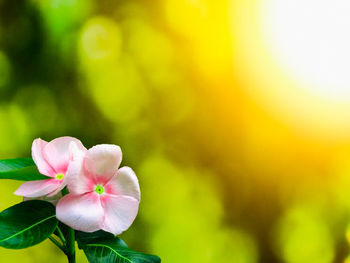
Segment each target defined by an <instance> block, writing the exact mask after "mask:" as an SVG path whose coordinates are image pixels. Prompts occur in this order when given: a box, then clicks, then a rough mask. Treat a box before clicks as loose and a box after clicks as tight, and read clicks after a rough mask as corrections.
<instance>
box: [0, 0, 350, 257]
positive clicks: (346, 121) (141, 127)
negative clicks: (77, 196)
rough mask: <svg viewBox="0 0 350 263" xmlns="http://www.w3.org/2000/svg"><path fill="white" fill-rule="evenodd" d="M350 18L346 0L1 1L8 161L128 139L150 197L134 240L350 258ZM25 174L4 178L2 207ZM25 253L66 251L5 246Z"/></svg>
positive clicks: (168, 246)
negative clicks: (44, 150)
mask: <svg viewBox="0 0 350 263" xmlns="http://www.w3.org/2000/svg"><path fill="white" fill-rule="evenodd" d="M349 13H350V3H349V1H347V0H221V1H214V0H119V1H112V0H99V1H97V0H96V1H93V0H27V1H23V0H12V1H7V0H0V158H2V159H5V158H15V157H29V156H30V148H31V143H32V141H33V140H34V139H35V138H37V137H40V138H42V139H45V140H52V139H53V138H55V137H59V136H64V135H70V136H74V137H77V138H79V139H80V140H81V141H82V142H83V143H84V144H85V146H86V147H91V146H92V145H95V144H100V143H112V144H117V145H120V146H121V147H122V150H123V160H124V161H123V163H122V164H123V165H128V166H131V167H132V168H133V169H134V170H135V171H136V173H137V175H138V178H139V181H140V185H141V192H142V201H141V205H140V213H139V215H138V217H137V219H136V221H135V223H134V225H133V226H132V227H131V228H130V229H129V230H128V231H127V232H125V233H123V234H122V238H123V239H124V240H125V241H126V242H127V243H128V244H129V246H130V247H131V248H133V249H135V250H140V251H144V252H148V253H154V254H157V255H159V256H160V257H161V258H162V262H164V263H180V262H188V263H214V262H228V263H229V262H230V263H231V262H232V263H257V262H263V263H273V262H287V263H331V262H336V263H338V262H346V257H347V254H348V252H349V246H348V242H347V236H348V239H349V240H350V231H347V229H348V223H349V222H350V220H349V213H350V191H349V189H350V74H349V73H350V50H349V47H350V37H349V33H348V31H349V27H350V16H349ZM19 185H20V182H12V181H1V182H0V210H3V209H5V208H7V207H8V206H10V205H13V204H15V203H18V202H20V201H21V199H20V198H19V197H16V196H14V195H13V192H14V191H15V189H16V188H17V187H18V186H19ZM349 229H350V228H349ZM347 233H348V234H347ZM19 261H20V262H21V263H31V262H52V263H56V262H57V263H61V262H65V261H66V259H65V257H64V255H63V254H61V253H60V251H59V250H58V249H56V247H54V246H53V245H52V244H50V242H49V241H46V242H44V243H42V244H40V245H39V246H36V247H33V248H30V249H26V250H19V251H16V250H6V249H3V248H0V262H19ZM78 262H87V261H86V259H85V258H84V255H83V254H82V253H81V252H79V255H78Z"/></svg>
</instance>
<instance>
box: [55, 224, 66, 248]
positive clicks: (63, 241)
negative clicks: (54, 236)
mask: <svg viewBox="0 0 350 263" xmlns="http://www.w3.org/2000/svg"><path fill="white" fill-rule="evenodd" d="M56 230H57V232H58V235H59V237H60V239H61V240H62V243H63V245H66V244H67V241H66V238H65V237H64V235H63V233H62V231H61V229H60V228H59V226H57V228H56Z"/></svg>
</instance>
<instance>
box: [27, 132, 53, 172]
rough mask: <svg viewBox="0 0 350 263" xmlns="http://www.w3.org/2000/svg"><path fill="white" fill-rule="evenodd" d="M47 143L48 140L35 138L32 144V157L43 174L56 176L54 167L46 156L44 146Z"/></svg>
mask: <svg viewBox="0 0 350 263" xmlns="http://www.w3.org/2000/svg"><path fill="white" fill-rule="evenodd" d="M46 145H47V142H46V141H44V140H42V139H40V138H38V139H35V140H34V141H33V144H32V157H33V160H34V162H35V164H36V166H37V167H38V170H39V172H40V173H41V174H44V175H47V176H50V177H54V176H55V171H54V169H53V168H52V167H51V166H50V164H48V163H47V161H46V159H45V158H44V147H45V146H46Z"/></svg>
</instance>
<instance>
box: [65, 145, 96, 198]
mask: <svg viewBox="0 0 350 263" xmlns="http://www.w3.org/2000/svg"><path fill="white" fill-rule="evenodd" d="M71 148H72V156H73V159H72V161H70V163H69V166H68V170H67V173H66V176H65V179H66V180H67V187H68V190H69V192H70V193H72V194H75V195H80V194H84V193H87V192H92V191H93V190H94V186H95V183H94V179H93V177H90V176H89V174H88V173H84V170H83V162H84V157H85V154H86V153H87V150H86V149H85V150H80V149H78V148H77V147H76V146H75V144H72V147H71Z"/></svg>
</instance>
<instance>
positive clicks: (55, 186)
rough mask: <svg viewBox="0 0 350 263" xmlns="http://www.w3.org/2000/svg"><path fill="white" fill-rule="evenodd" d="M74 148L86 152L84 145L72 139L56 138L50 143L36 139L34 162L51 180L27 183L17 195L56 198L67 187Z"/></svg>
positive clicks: (19, 189)
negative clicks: (68, 171)
mask: <svg viewBox="0 0 350 263" xmlns="http://www.w3.org/2000/svg"><path fill="white" fill-rule="evenodd" d="M74 148H77V149H80V150H81V151H84V150H85V151H86V149H85V147H84V146H83V145H82V143H81V142H80V141H79V140H78V139H75V138H72V137H60V138H56V139H54V140H52V141H51V142H49V143H48V142H46V141H44V140H41V139H35V140H34V141H33V144H32V157H33V160H34V162H35V164H36V166H37V168H38V170H39V172H40V173H41V174H43V175H46V176H48V177H50V179H46V180H38V181H30V182H26V183H24V184H22V185H21V186H20V187H19V188H18V189H17V191H16V192H15V194H16V195H21V196H24V197H29V198H32V197H41V196H45V195H47V196H54V195H55V194H57V193H58V192H60V191H61V190H62V189H63V188H64V187H65V186H66V185H67V177H69V176H67V170H68V167H69V164H70V162H71V160H72V150H73V149H74Z"/></svg>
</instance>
